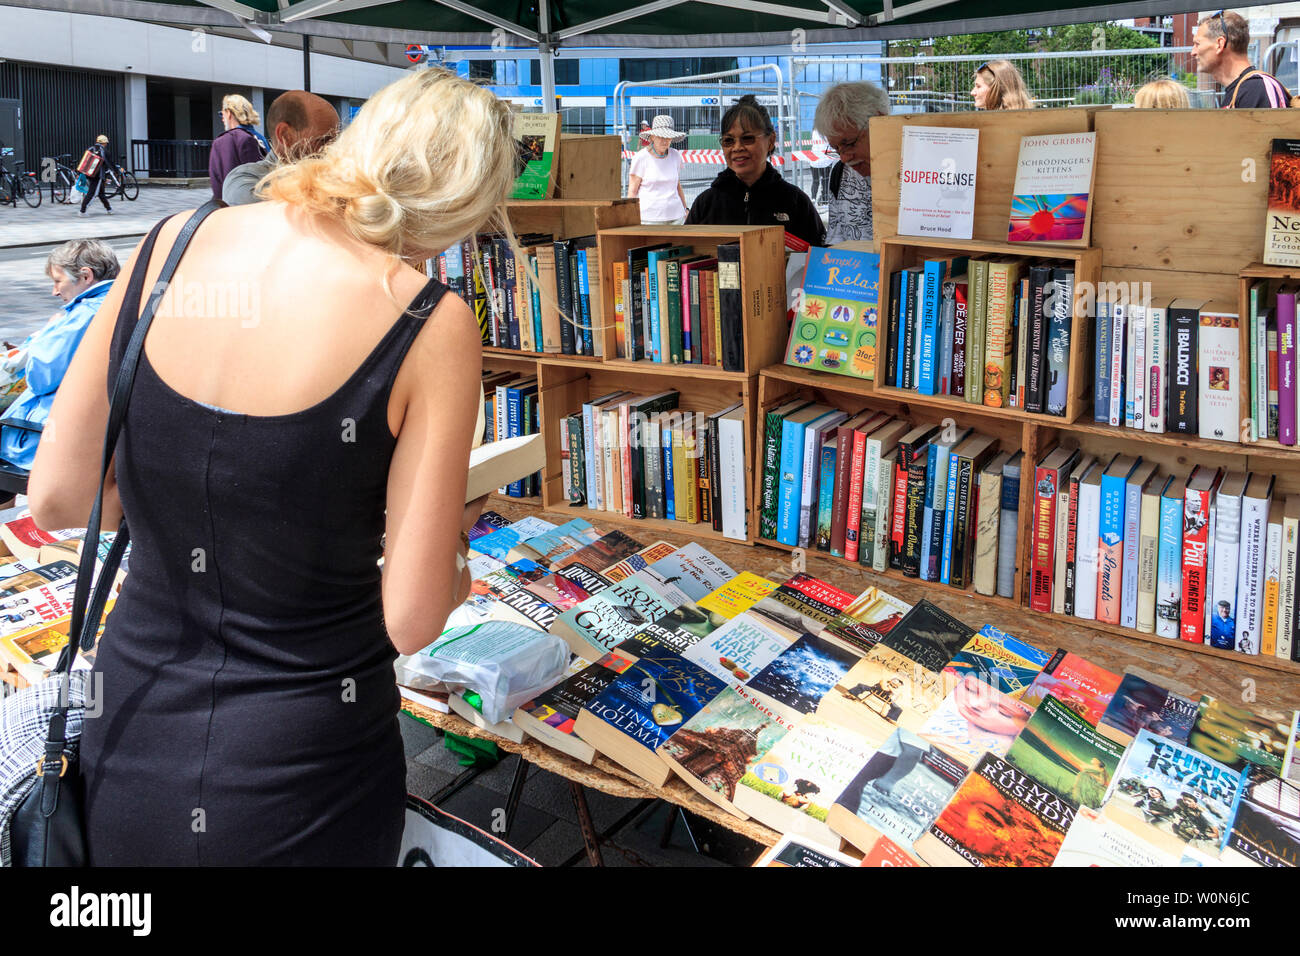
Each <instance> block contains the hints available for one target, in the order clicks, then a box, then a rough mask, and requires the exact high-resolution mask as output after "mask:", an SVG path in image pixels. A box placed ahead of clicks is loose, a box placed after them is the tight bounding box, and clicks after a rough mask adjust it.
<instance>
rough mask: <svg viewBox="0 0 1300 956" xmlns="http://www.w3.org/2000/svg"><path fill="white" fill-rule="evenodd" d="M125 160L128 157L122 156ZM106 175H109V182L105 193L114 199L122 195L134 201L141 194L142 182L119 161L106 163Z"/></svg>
mask: <svg viewBox="0 0 1300 956" xmlns="http://www.w3.org/2000/svg"><path fill="white" fill-rule="evenodd" d="M122 160H123V162H125V160H126V157H125V156H123V157H122ZM104 175H105V176H107V177H108V183H107V185H106V188H105V194H106V195H107V196H108V197H109V198H110V199H112V198H113V197H114V196H121V197H122V198H123V199H126V200H128V201H131V202H134V201H135V199H136V198H137V197H138V196H139V195H140V184H139V183H138V182H136V179H135V174H134V173H132V172H130V171H129V170H127V168H126V167H125V166H123V165H120V164H118V163H106V164H105V168H104Z"/></svg>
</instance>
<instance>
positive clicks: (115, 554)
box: [37, 200, 221, 816]
mask: <svg viewBox="0 0 1300 956" xmlns="http://www.w3.org/2000/svg"><path fill="white" fill-rule="evenodd" d="M220 208H221V206H220V205H219V204H218V203H217V202H216V201H215V200H209V201H208V202H206V203H204V204H203V206H201V207H200V208H199V209H198V210H197V211H195V213H194V214H193V215H192V216H190V218H189V221H188V222H186V223H185V225H184V226H183V227H181V231H180V234H179V235H177V237H176V241H175V242H174V243H173V244H172V248H171V252H170V253H169V254H168V256H167V261H166V262H165V263H164V264H163V267H162V272H160V273H159V275H158V280H157V282H156V283H155V284H154V287H153V289H152V290H150V293H149V298H148V301H147V303H146V305H145V309H144V312H143V313H141V314H140V319H139V321H138V322H136V325H135V329H134V331H133V332H132V333H131V339H130V341H129V342H128V343H127V346H126V348H125V349H124V350H123V352H122V360H121V363H120V364H119V365H118V369H117V381H116V383H115V384H114V386H113V395H112V399H111V404H110V405H109V411H108V428H107V430H106V431H105V433H104V456H103V462H102V464H101V468H100V473H99V493H98V494H97V495H96V496H95V504H94V507H92V508H91V510H90V518H89V520H87V522H86V537H85V540H84V541H83V543H82V548H81V563H80V565H79V566H78V570H77V590H76V593H75V596H74V597H73V600H72V621H71V626H70V627H69V628H68V636H69V640H68V644H67V646H66V647H65V648H64V649H63V652H62V654H61V655H60V656H59V662H58V665H57V666H56V668H55V673H57V674H59V675H61V677H62V679H63V682H64V688H65V693H63V694H62V695H60V698H59V703H58V706H57V707H55V709H54V710H53V711H51V713H50V730H49V734H48V735H47V736H46V738H45V755H44V756H43V757H42V758H41V764H38V766H37V775H38V777H40V783H41V809H42V812H43V813H44V814H45V815H46V816H49V815H51V814H52V813H53V812H54V809H55V807H56V806H57V804H58V783H57V781H58V776H55V774H53V773H44V774H43V773H42V766H41V765H43V764H45V763H48V764H50V765H51V767H53V766H55V765H58V764H60V763H61V762H62V761H64V760H65V759H66V758H65V756H64V751H65V749H66V748H67V743H68V741H67V718H68V705H69V703H70V700H69V694H68V693H67V692H66V689H67V688H68V686H69V681H70V679H71V676H72V665H73V662H74V661H75V660H76V658H77V651H78V649H81V650H87V651H88V650H90V649H91V648H92V647H94V646H95V638H96V636H97V635H98V633H99V619H100V617H101V616H102V615H103V613H104V605H105V604H106V603H107V602H108V596H109V594H110V593H111V591H112V589H113V579H114V577H116V575H117V568H118V565H119V564H121V561H122V552H124V551H125V550H126V546H127V543H128V542H129V541H130V540H131V536H130V533H129V532H128V531H127V527H126V519H125V518H123V519H122V521H121V523H120V524H119V525H118V527H117V538H116V539H115V540H114V541H113V546H112V547H111V548H110V549H109V552H108V554H107V555H106V556H105V557H104V562H103V566H102V567H101V568H100V572H99V578H98V580H97V581H96V582H95V590H94V594H93V595H92V594H90V582H91V579H92V578H93V577H94V574H95V559H96V557H97V556H98V554H99V528H100V524H101V522H102V520H103V514H102V512H103V508H104V482H105V480H106V479H107V477H108V468H109V465H110V464H111V463H112V461H113V452H114V450H115V449H116V447H117V438H118V435H119V433H120V432H121V431H122V422H123V420H124V419H125V418H126V405H127V402H128V400H129V399H130V397H131V388H132V386H133V384H134V383H135V372H136V367H137V365H138V364H139V362H140V353H141V352H142V351H144V339H145V336H146V335H148V334H149V325H150V324H151V323H152V322H153V317H154V313H155V312H156V311H157V310H158V304H159V302H160V301H161V300H162V297H163V294H164V293H165V292H166V291H167V284H168V283H169V282H171V279H172V276H173V274H175V272H176V266H177V265H178V264H179V263H180V261H181V256H183V255H184V254H185V249H186V247H187V246H189V244H190V240H191V239H193V238H194V233H195V231H196V230H197V229H198V228H199V224H200V223H201V222H203V220H204V219H206V218H207V217H208V216H209V215H210V214H211V213H212V212H214V211H215V210H217V209H220ZM162 225H163V223H159V224H158V225H157V226H155V227H154V229H153V231H152V232H151V233H150V234H149V237H148V238H147V239H146V240H145V242H144V244H143V245H142V246H141V248H140V253H139V255H138V256H137V260H136V262H137V265H136V268H135V269H134V270H132V273H131V284H130V285H129V286H128V287H127V293H126V296H125V297H124V298H123V302H122V307H123V310H127V309H131V310H137V309H138V308H139V302H140V297H141V295H142V294H143V292H144V278H145V274H146V272H147V271H148V267H149V259H150V258H151V254H152V252H153V247H154V243H155V242H156V241H157V238H158V233H159V231H160V230H161V229H162ZM88 597H89V599H90V600H89V606H87V598H88ZM64 769H66V768H64ZM59 776H62V772H60V774H59ZM51 781H53V783H52V785H51V783H50V782H51Z"/></svg>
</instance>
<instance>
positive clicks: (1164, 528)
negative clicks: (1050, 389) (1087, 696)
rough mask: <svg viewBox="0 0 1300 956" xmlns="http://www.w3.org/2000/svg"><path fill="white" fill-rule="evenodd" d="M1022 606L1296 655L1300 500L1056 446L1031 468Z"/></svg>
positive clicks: (1204, 474) (1206, 473)
mask: <svg viewBox="0 0 1300 956" xmlns="http://www.w3.org/2000/svg"><path fill="white" fill-rule="evenodd" d="M1031 535H1032V537H1031V544H1030V586H1031V591H1030V608H1031V609H1033V610H1035V611H1045V612H1055V613H1057V614H1069V615H1073V616H1075V617H1078V618H1082V619H1085V620H1097V621H1101V622H1103V623H1105V624H1114V625H1118V626H1120V627H1128V628H1134V629H1136V630H1139V631H1143V632H1145V633H1147V634H1156V635H1158V636H1160V637H1168V638H1179V639H1181V640H1185V641H1191V642H1193V643H1198V644H1200V643H1205V644H1209V645H1211V646H1213V647H1218V648H1221V649H1224V650H1235V651H1238V652H1240V653H1242V654H1263V655H1266V656H1269V657H1279V658H1281V659H1283V660H1300V656H1297V646H1298V645H1300V642H1297V640H1296V629H1297V610H1296V567H1297V557H1296V548H1297V540H1298V537H1297V536H1298V535H1300V498H1297V497H1296V496H1294V495H1290V496H1284V495H1281V494H1275V493H1274V491H1273V479H1272V477H1271V476H1268V475H1264V474H1254V473H1250V472H1246V471H1227V472H1225V471H1222V470H1216V469H1214V468H1210V467H1208V466H1198V467H1195V468H1193V469H1192V470H1191V471H1190V473H1188V474H1179V473H1176V474H1173V475H1170V474H1167V473H1165V472H1164V471H1162V470H1161V469H1160V468H1159V467H1158V466H1157V464H1156V463H1155V462H1146V461H1143V460H1142V459H1141V458H1138V457H1133V456H1129V455H1122V454H1117V455H1114V456H1112V457H1109V458H1095V457H1093V456H1091V455H1088V454H1085V453H1081V452H1079V451H1078V450H1074V449H1069V448H1064V447H1058V448H1054V449H1052V450H1050V451H1049V452H1048V453H1047V454H1046V455H1044V457H1043V458H1042V459H1040V461H1039V462H1038V464H1037V466H1036V468H1035V473H1034V512H1033V519H1032V530H1031Z"/></svg>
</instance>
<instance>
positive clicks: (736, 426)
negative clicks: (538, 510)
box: [560, 389, 748, 541]
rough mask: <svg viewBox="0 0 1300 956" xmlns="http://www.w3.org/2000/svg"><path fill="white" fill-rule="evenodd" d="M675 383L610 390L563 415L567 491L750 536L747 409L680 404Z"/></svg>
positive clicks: (574, 497) (578, 498)
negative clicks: (645, 390)
mask: <svg viewBox="0 0 1300 956" xmlns="http://www.w3.org/2000/svg"><path fill="white" fill-rule="evenodd" d="M679 399H680V395H679V393H678V392H677V391H676V390H675V389H669V390H667V391H663V392H657V393H655V394H653V395H647V394H637V393H635V392H631V391H626V390H624V391H617V392H610V393H609V394H607V395H601V396H599V397H596V398H593V399H592V400H591V401H590V402H585V403H583V405H582V409H581V410H580V411H577V412H574V413H573V414H572V415H568V416H565V417H564V418H561V419H560V449H561V452H560V462H561V471H562V474H563V479H564V494H565V497H566V498H568V500H569V502H570V503H571V504H574V505H586V506H587V507H589V508H593V509H595V510H597V511H610V512H616V513H618V514H622V515H626V516H627V517H630V518H661V519H666V520H669V521H682V522H686V523H688V524H704V525H710V526H712V528H713V530H715V531H719V532H721V533H722V534H723V535H725V536H726V537H728V538H735V539H737V540H741V541H743V540H745V539H746V538H747V537H748V527H747V524H746V513H747V512H746V509H747V504H746V499H747V495H746V485H747V483H746V481H745V408H744V406H743V405H741V404H739V403H737V404H735V405H730V406H728V407H726V408H724V409H722V410H721V411H717V412H712V413H707V414H706V413H704V412H692V411H688V410H685V409H680V408H678V402H679Z"/></svg>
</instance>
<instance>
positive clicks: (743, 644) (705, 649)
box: [682, 614, 790, 684]
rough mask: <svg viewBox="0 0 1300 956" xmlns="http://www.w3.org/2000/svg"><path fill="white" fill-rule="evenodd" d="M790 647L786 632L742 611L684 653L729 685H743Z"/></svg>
mask: <svg viewBox="0 0 1300 956" xmlns="http://www.w3.org/2000/svg"><path fill="white" fill-rule="evenodd" d="M789 646H790V641H789V640H787V639H786V637H785V635H783V634H780V633H778V632H777V631H776V630H774V629H773V628H770V627H768V626H766V625H765V624H764V623H763V621H762V619H761V618H757V617H751V616H750V615H748V614H742V615H740V616H739V617H733V618H732V619H731V620H730V621H728V622H727V623H726V624H723V625H722V626H721V627H720V628H718V629H717V630H716V631H714V632H713V633H712V634H710V635H709V636H708V637H706V638H705V639H704V640H702V641H699V642H698V643H696V644H694V645H692V646H691V647H690V648H688V649H687V650H686V651H684V652H683V653H682V656H683V657H685V658H686V659H687V660H688V661H691V662H692V663H695V664H698V665H699V666H700V667H703V668H704V669H705V670H706V671H708V672H709V673H710V674H712V675H713V676H714V677H716V678H718V679H719V680H721V681H725V682H726V683H728V684H731V683H740V684H743V683H745V682H746V681H748V680H749V679H750V678H751V677H753V676H754V675H755V674H757V673H758V672H759V671H761V670H762V669H763V668H764V667H766V666H767V665H768V664H770V663H771V662H772V661H773V660H775V659H776V657H777V655H779V654H780V653H781V652H782V651H784V650H785V649H786V648H787V647H789Z"/></svg>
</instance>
